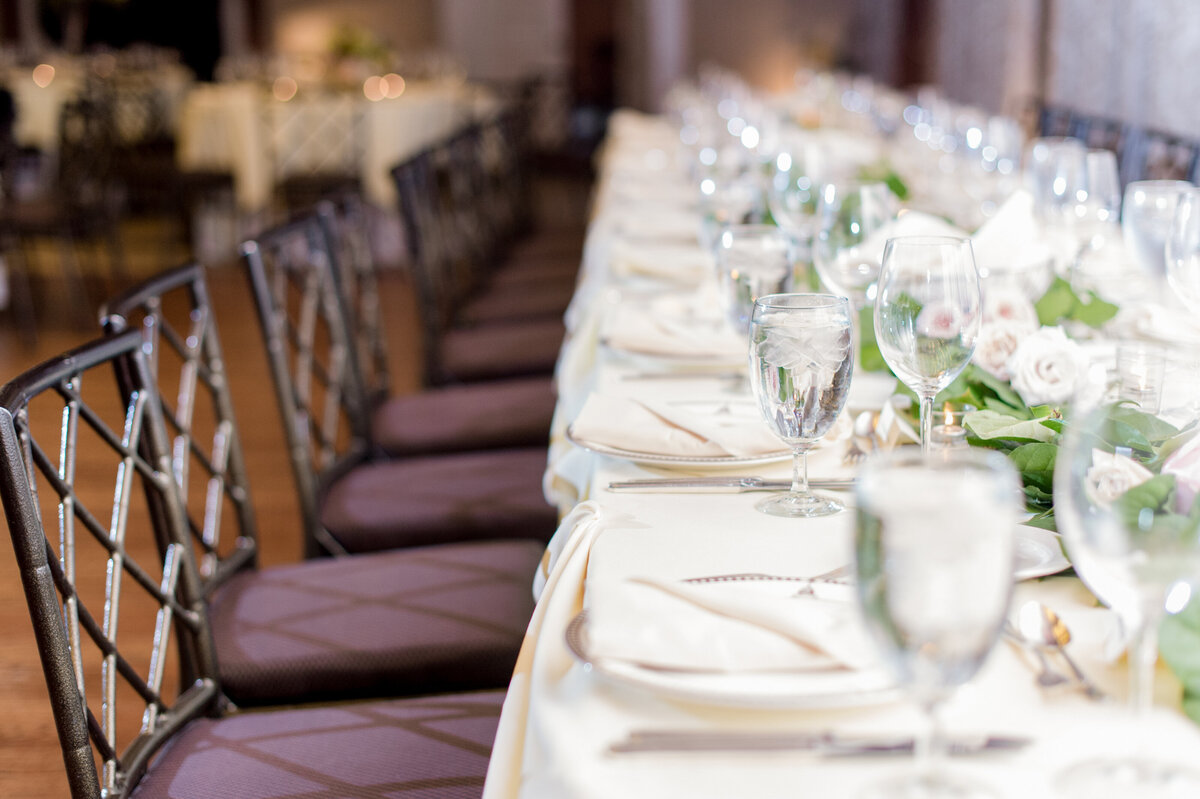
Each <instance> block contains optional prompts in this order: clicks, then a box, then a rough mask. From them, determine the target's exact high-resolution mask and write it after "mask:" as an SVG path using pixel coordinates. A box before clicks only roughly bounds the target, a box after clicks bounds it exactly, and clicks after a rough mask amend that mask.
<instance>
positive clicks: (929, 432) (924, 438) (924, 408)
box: [921, 394, 933, 455]
mask: <svg viewBox="0 0 1200 799" xmlns="http://www.w3.org/2000/svg"><path fill="white" fill-rule="evenodd" d="M932 437H933V395H932V394H931V395H929V396H925V395H924V394H922V395H921V454H923V455H928V454H929V440H930V439H931V438H932Z"/></svg>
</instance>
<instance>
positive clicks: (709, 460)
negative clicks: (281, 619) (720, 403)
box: [566, 425, 792, 469]
mask: <svg viewBox="0 0 1200 799" xmlns="http://www.w3.org/2000/svg"><path fill="white" fill-rule="evenodd" d="M566 438H567V441H569V442H571V443H572V444H574V445H575V446H577V447H580V448H582V449H586V450H587V451H588V452H594V453H596V454H597V455H607V456H609V457H610V458H622V459H624V460H627V461H630V462H632V463H640V464H644V465H647V466H688V467H692V468H713V469H723V468H726V467H735V466H755V465H758V464H764V463H779V462H781V461H786V460H790V459H791V457H792V453H791V452H789V451H787V450H783V451H781V452H775V453H770V454H767V455H755V456H736V455H663V454H660V453H656V452H638V451H635V450H628V449H622V448H620V447H610V446H608V445H607V444H601V443H598V442H595V441H588V440H586V439H582V438H579V437H578V436H576V435H575V431H574V429H573V428H572V426H571V425H567V432H566Z"/></svg>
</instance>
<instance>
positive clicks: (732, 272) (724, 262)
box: [715, 225, 797, 336]
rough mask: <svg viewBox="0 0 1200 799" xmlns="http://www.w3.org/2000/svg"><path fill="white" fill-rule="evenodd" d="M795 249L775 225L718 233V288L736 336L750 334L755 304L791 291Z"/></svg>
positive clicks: (735, 227)
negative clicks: (761, 299) (765, 298)
mask: <svg viewBox="0 0 1200 799" xmlns="http://www.w3.org/2000/svg"><path fill="white" fill-rule="evenodd" d="M796 249H797V247H796V241H795V239H794V238H793V237H792V235H791V234H790V233H788V232H787V231H785V230H782V229H781V228H778V227H776V226H774V225H730V226H729V227H727V228H725V229H724V230H723V231H721V234H720V236H718V237H717V243H716V247H715V254H716V262H717V286H718V288H719V290H720V298H721V304H722V306H723V309H724V311H725V318H726V320H727V321H728V322H729V324H730V326H731V327H732V328H733V330H734V331H735V332H737V333H739V334H741V335H743V336H744V335H746V333H748V332H749V330H750V317H751V315H752V314H753V313H754V301H755V300H757V299H758V298H759V297H761V296H763V295H764V294H779V293H782V292H785V291H788V290H790V289H791V285H792V272H793V269H794V268H795V263H796Z"/></svg>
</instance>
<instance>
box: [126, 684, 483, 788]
mask: <svg viewBox="0 0 1200 799" xmlns="http://www.w3.org/2000/svg"><path fill="white" fill-rule="evenodd" d="M503 701H504V693H503V692H502V691H491V692H487V693H479V694H458V695H450V696H435V697H422V698H420V699H400V700H390V701H376V702H358V703H349V704H342V705H330V706H326V707H305V708H294V709H288V710H274V711H270V712H251V713H241V714H237V715H233V716H229V717H226V718H221V719H196V720H195V721H192V722H191V723H190V724H188V725H187V726H186V727H184V728H183V730H182V731H181V732H179V733H177V734H176V736H175V737H174V739H173V740H172V741H171V742H170V744H169V745H168V746H167V747H166V748H165V749H164V750H163V751H162V752H161V753H160V755H159V758H158V759H157V760H156V761H155V762H154V763H153V764H152V766H151V768H150V770H149V771H148V772H147V773H146V775H145V776H144V777H143V778H142V780H141V781H140V782H139V783H138V785H137V787H136V788H135V789H134V791H133V794H132V795H133V796H134V797H136V798H137V799H288V798H289V797H295V799H300V797H303V799H352V798H353V799H358V798H365V797H374V798H378V797H395V799H403V797H413V799H417V797H420V799H433V797H436V798H437V799H477V797H479V796H481V795H482V793H483V780H484V777H485V776H486V774H487V764H488V758H489V757H490V755H491V750H492V744H493V742H494V741H495V737H496V727H497V725H498V724H499V720H500V708H501V705H502V703H503Z"/></svg>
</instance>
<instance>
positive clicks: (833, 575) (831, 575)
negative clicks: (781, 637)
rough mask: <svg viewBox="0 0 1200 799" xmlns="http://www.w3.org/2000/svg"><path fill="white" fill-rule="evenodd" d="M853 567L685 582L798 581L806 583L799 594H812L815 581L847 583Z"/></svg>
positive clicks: (718, 575)
mask: <svg viewBox="0 0 1200 799" xmlns="http://www.w3.org/2000/svg"><path fill="white" fill-rule="evenodd" d="M852 568H853V567H852V566H851V564H849V563H847V564H844V565H841V566H838V567H837V568H836V569H830V570H829V571H827V572H822V573H821V574H816V575H813V576H812V577H796V576H791V575H778V574H763V573H761V572H739V573H735V574H713V575H709V576H707V577H688V578H686V579H685V580H684V581H683V582H685V583H734V582H752V581H773V582H797V583H804V584H805V585H804V587H803V588H801V589H800V590H799V591H798V592H797V596H800V595H802V594H811V593H812V592H813V590H812V584H813V583H845V582H846V580H845V578H846V577H849V576H850V571H851V569H852Z"/></svg>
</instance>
